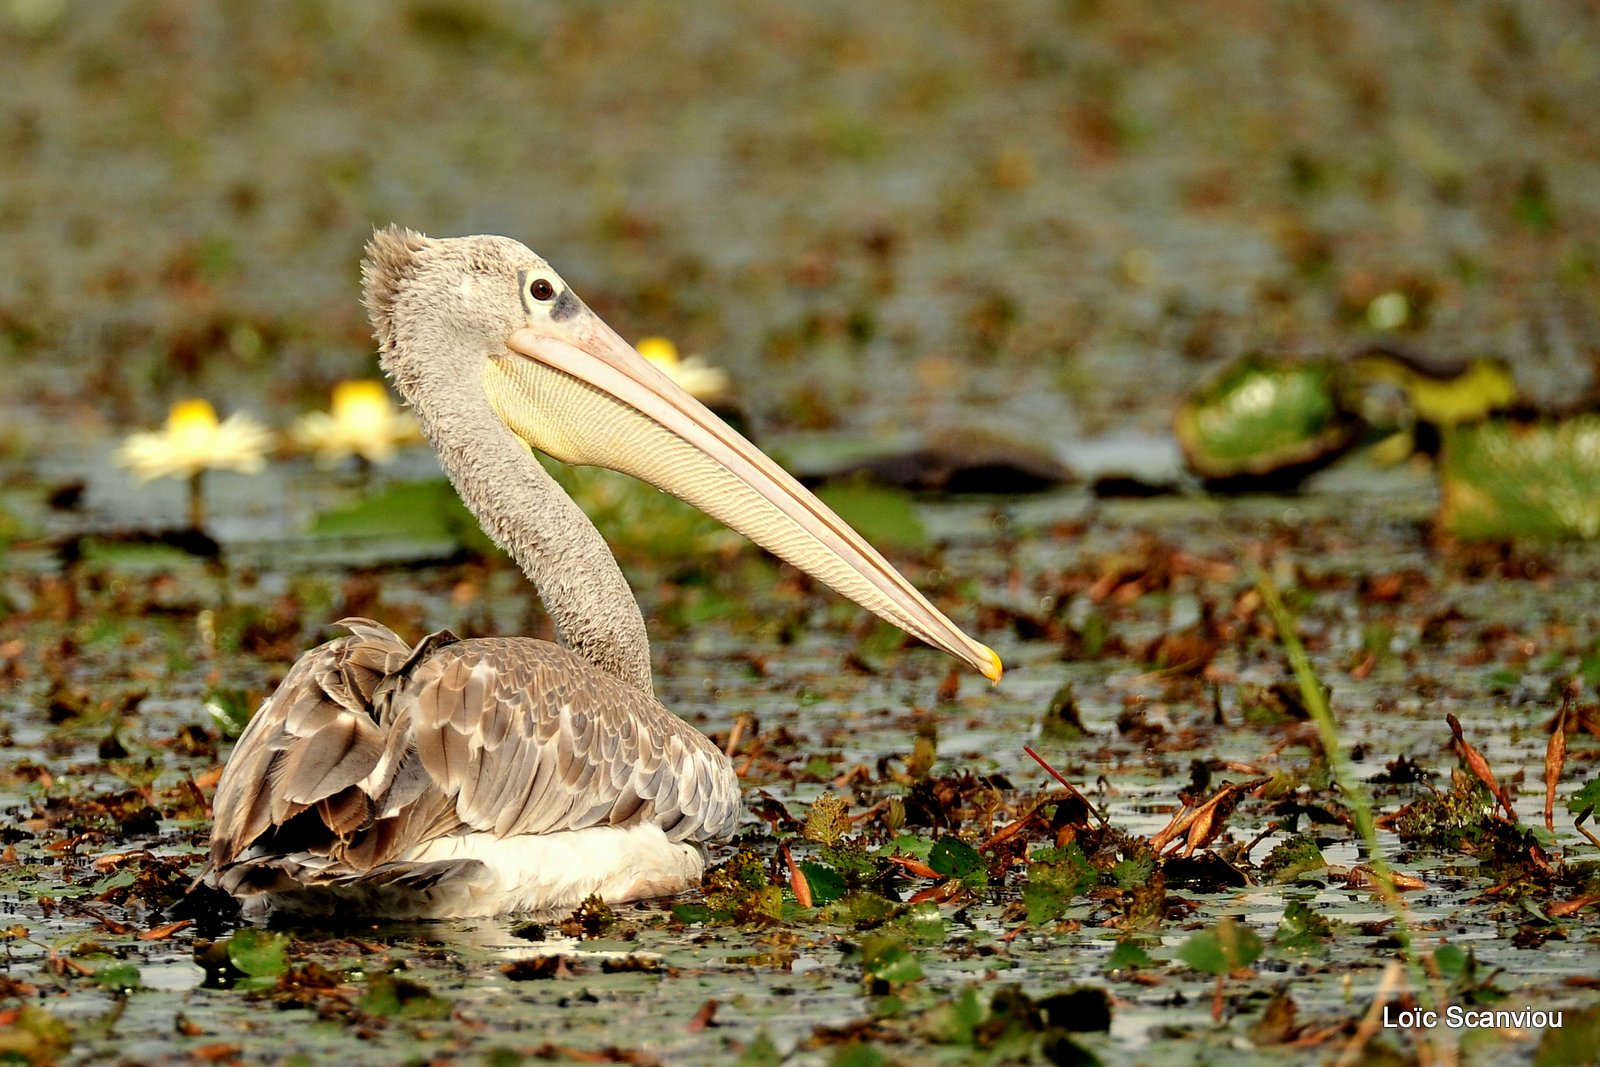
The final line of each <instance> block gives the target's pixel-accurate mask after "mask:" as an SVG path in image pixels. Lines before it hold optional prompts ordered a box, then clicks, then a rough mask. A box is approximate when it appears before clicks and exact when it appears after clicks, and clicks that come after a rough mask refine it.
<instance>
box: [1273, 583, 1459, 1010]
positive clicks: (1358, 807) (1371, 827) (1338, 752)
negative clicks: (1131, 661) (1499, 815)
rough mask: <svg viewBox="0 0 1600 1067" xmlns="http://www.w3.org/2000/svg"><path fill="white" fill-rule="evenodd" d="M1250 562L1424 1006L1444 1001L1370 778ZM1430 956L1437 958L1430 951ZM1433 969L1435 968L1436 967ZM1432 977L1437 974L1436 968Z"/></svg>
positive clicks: (1277, 601) (1290, 626)
mask: <svg viewBox="0 0 1600 1067" xmlns="http://www.w3.org/2000/svg"><path fill="white" fill-rule="evenodd" d="M1245 567H1246V569H1247V570H1248V571H1249V573H1250V576H1251V578H1252V580H1253V581H1254V582H1255V584H1256V590H1257V591H1258V592H1259V593H1260V594H1261V599H1262V602H1263V603H1265V604H1266V606H1267V611H1268V612H1269V613H1270V614H1271V615H1272V624H1273V626H1275V627H1276V628H1277V630H1278V640H1279V641H1280V642H1281V643H1282V645H1283V651H1284V654H1285V655H1286V656H1287V657H1288V659H1289V666H1290V667H1292V668H1293V669H1294V676H1295V681H1296V682H1298V683H1299V686H1300V697H1301V699H1302V700H1303V701H1304V702H1305V706H1306V711H1307V712H1309V713H1310V715H1311V721H1312V722H1313V723H1314V724H1315V725H1316V728H1317V737H1318V740H1320V741H1321V743H1322V753H1323V757H1324V758H1325V759H1326V760H1327V761H1328V772H1329V773H1330V774H1331V775H1332V776H1333V780H1334V782H1335V784H1337V785H1338V787H1339V791H1340V792H1341V793H1343V794H1344V799H1345V803H1346V804H1347V805H1349V807H1350V812H1351V814H1352V815H1353V816H1354V817H1355V823H1356V833H1357V834H1358V835H1359V836H1360V838H1361V841H1362V844H1364V845H1365V846H1366V851H1367V865H1368V867H1369V868H1370V869H1371V871H1372V877H1373V880H1374V881H1375V882H1376V883H1377V889H1378V896H1379V897H1381V898H1382V899H1383V902H1384V903H1385V904H1386V905H1388V907H1389V910H1390V911H1391V912H1393V913H1394V917H1395V926H1396V929H1395V939H1396V940H1398V941H1399V942H1400V947H1401V950H1402V952H1403V953H1404V955H1405V960H1406V964H1407V966H1408V967H1409V968H1410V969H1411V970H1412V971H1413V974H1412V980H1413V985H1414V986H1415V987H1416V989H1417V991H1418V995H1419V997H1421V998H1423V1006H1424V1007H1433V1006H1434V1005H1433V1004H1430V1003H1429V1002H1428V1000H1429V997H1428V994H1429V993H1430V992H1432V993H1433V998H1434V999H1436V1001H1437V1003H1439V1004H1442V1003H1443V1001H1444V999H1445V994H1444V990H1443V989H1442V988H1433V989H1431V990H1430V984H1429V982H1428V981H1427V980H1426V979H1427V977H1428V975H1421V974H1417V973H1416V968H1417V966H1418V965H1419V963H1421V962H1422V961H1421V960H1420V959H1419V957H1418V955H1417V952H1416V948H1415V944H1414V936H1413V931H1412V929H1411V920H1410V916H1409V914H1408V913H1407V911H1406V903H1405V900H1404V899H1402V898H1401V896H1400V891H1399V890H1398V889H1396V888H1395V884H1394V869H1393V868H1392V867H1390V866H1389V860H1388V858H1387V857H1386V856H1385V855H1384V853H1383V846H1382V845H1381V844H1380V843H1379V841H1378V826H1377V821H1376V820H1375V819H1374V817H1373V814H1372V796H1371V794H1370V793H1368V792H1367V788H1366V784H1365V783H1363V782H1362V781H1361V780H1360V779H1358V778H1357V777H1356V774H1355V771H1354V769H1353V768H1352V767H1351V765H1350V758H1349V756H1348V755H1347V754H1346V752H1345V748H1344V744H1343V742H1342V741H1341V740H1340V738H1339V724H1338V723H1336V722H1335V721H1334V718H1333V711H1332V709H1331V708H1329V707H1328V697H1327V694H1326V693H1324V692H1323V690H1322V685H1321V683H1320V682H1318V681H1317V676H1316V672H1315V671H1314V670H1313V669H1312V667H1311V659H1310V657H1308V656H1307V655H1306V649H1305V646H1304V645H1302V644H1301V643H1300V638H1299V635H1297V634H1296V633H1295V632H1294V620H1293V619H1292V618H1290V617H1289V610H1288V608H1286V607H1284V605H1283V600H1282V598H1280V597H1279V596H1278V587H1277V586H1276V585H1274V584H1273V582H1272V579H1271V578H1270V577H1269V576H1268V575H1267V572H1266V571H1265V570H1263V569H1262V568H1261V567H1260V566H1259V565H1258V564H1257V563H1256V562H1255V561H1254V560H1252V559H1249V558H1246V559H1245ZM1427 962H1428V963H1429V964H1431V963H1432V954H1431V953H1429V958H1428V961H1427ZM1429 969H1430V970H1432V968H1431V967H1430V968H1429ZM1433 977H1434V978H1435V979H1437V974H1434V975H1433Z"/></svg>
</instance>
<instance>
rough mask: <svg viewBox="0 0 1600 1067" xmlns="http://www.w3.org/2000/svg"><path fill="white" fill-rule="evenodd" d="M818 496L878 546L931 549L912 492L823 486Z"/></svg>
mask: <svg viewBox="0 0 1600 1067" xmlns="http://www.w3.org/2000/svg"><path fill="white" fill-rule="evenodd" d="M817 496H818V498H820V499H821V500H822V502H823V503H824V504H826V505H828V506H829V507H830V508H832V509H833V510H834V511H835V512H836V513H837V514H838V516H839V517H840V518H841V519H843V520H844V521H845V522H846V523H848V524H850V525H851V526H854V527H855V528H856V531H857V532H858V533H860V534H861V536H862V537H865V538H866V539H867V540H868V541H870V542H871V543H873V544H875V545H887V546H888V547H890V548H903V549H917V548H926V547H928V543H929V539H928V529H927V527H925V526H924V525H923V524H922V517H921V516H920V515H918V514H917V507H916V504H914V503H913V502H912V499H911V495H910V494H909V493H905V492H902V491H900V490H898V489H884V488H881V487H879V486H873V485H862V484H855V483H850V484H840V485H824V486H821V487H819V488H818V489H817Z"/></svg>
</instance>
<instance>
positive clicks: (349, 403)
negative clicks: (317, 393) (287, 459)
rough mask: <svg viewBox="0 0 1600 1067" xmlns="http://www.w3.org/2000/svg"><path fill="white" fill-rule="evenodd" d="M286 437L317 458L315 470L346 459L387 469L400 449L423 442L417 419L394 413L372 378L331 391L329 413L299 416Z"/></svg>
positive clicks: (406, 413)
mask: <svg viewBox="0 0 1600 1067" xmlns="http://www.w3.org/2000/svg"><path fill="white" fill-rule="evenodd" d="M289 434H290V436H291V437H292V438H293V439H294V442H295V444H297V445H299V446H300V447H301V448H303V449H305V450H306V451H308V452H315V453H316V456H317V465H318V466H319V467H331V466H333V465H334V464H336V463H338V462H339V461H341V460H343V459H346V458H348V457H350V456H360V457H361V458H362V459H364V460H366V461H367V462H369V463H388V462H389V461H390V460H392V459H394V456H395V452H396V450H398V449H399V447H400V446H401V445H408V444H413V443H415V442H418V441H421V440H422V432H421V431H420V430H419V429H418V428H417V420H416V417H415V416H413V415H412V414H411V413H410V412H409V411H401V410H399V409H398V408H396V407H395V404H394V400H393V399H392V398H391V397H390V395H389V390H388V388H387V387H386V386H385V385H384V384H383V383H382V382H381V381H378V380H377V379H375V378H365V379H362V380H360V381H348V382H340V383H339V384H338V385H335V386H334V387H333V404H332V406H331V407H330V409H329V410H328V411H313V412H310V413H309V414H306V415H302V416H301V417H300V418H299V419H298V420H297V421H296V422H295V424H294V427H293V429H291V430H290V431H289Z"/></svg>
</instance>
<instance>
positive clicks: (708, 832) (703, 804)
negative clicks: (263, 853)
mask: <svg viewBox="0 0 1600 1067" xmlns="http://www.w3.org/2000/svg"><path fill="white" fill-rule="evenodd" d="M390 714H392V715H393V726H392V728H391V736H392V737H395V738H399V737H402V736H403V737H408V738H409V739H410V753H412V754H414V755H412V756H411V757H410V758H412V759H414V760H415V763H417V764H420V766H421V768H422V770H423V771H425V772H426V775H427V778H428V781H429V782H430V783H431V787H432V788H434V789H437V790H439V791H441V792H442V793H444V794H446V795H449V796H452V797H454V798H455V813H456V815H457V817H458V818H459V819H460V820H461V822H462V824H463V825H464V826H469V827H471V828H472V829H474V830H478V831H482V832H485V833H492V834H494V835H495V836H496V837H510V836H513V835H517V834H545V833H554V832H557V831H560V830H573V829H577V828H579V827H584V826H598V825H612V826H628V825H632V824H634V823H642V822H651V823H655V824H656V825H657V826H659V827H661V829H662V830H663V831H664V832H665V833H666V835H667V838H668V839H669V840H672V841H683V840H696V841H699V840H714V839H718V838H722V837H726V836H728V835H729V834H731V833H732V832H733V827H734V824H735V823H736V822H737V820H738V816H739V797H738V791H737V788H736V787H735V786H734V785H733V780H732V778H731V775H729V773H728V769H727V763H728V761H727V757H725V756H724V755H723V754H722V753H721V752H719V751H717V749H716V747H715V746H714V745H712V744H711V743H710V742H709V741H708V740H706V738H705V736H704V735H703V734H701V733H700V732H699V731H697V730H695V729H694V728H692V727H690V726H689V725H687V724H686V723H684V722H683V721H682V720H681V719H679V718H677V717H676V716H674V715H672V714H671V713H669V712H668V711H667V710H666V709H665V708H663V707H662V706H661V704H660V702H658V701H657V700H655V699H654V698H653V697H650V696H647V695H646V694H644V693H641V692H639V691H638V690H636V689H634V688H632V687H631V686H628V685H624V684H623V683H621V682H620V681H618V680H617V679H615V678H612V677H611V676H610V675H608V674H605V673H604V672H602V671H599V670H596V669H595V668H594V667H593V666H591V665H590V664H589V663H587V662H586V661H584V660H582V659H580V658H579V657H577V656H576V655H574V654H573V653H571V652H569V651H567V650H566V649H564V648H561V647H559V646H557V645H552V644H550V643H549V642H546V641H534V640H530V639H528V638H519V637H512V638H495V639H488V640H482V641H464V642H461V643H460V644H456V645H452V646H450V647H448V648H443V649H440V650H439V651H438V652H436V653H435V654H434V655H432V656H430V657H429V658H428V660H427V661H426V662H424V663H422V664H420V665H419V666H418V667H417V669H416V670H415V671H414V672H412V674H411V676H410V677H409V678H408V679H407V680H406V682H405V684H404V686H403V687H401V688H400V689H399V691H398V692H397V693H396V694H395V696H394V699H393V701H392V702H391V703H390V705H389V709H388V710H387V711H386V713H385V715H386V718H387V717H388V715H390ZM382 814H383V813H380V816H381V815H382Z"/></svg>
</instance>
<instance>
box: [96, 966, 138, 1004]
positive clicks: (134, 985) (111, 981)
mask: <svg viewBox="0 0 1600 1067" xmlns="http://www.w3.org/2000/svg"><path fill="white" fill-rule="evenodd" d="M94 983H95V985H97V986H99V987H100V988H101V989H104V990H107V991H109V992H112V993H115V994H117V995H118V996H127V995H128V994H129V993H132V992H134V991H135V990H137V989H140V988H142V986H140V984H139V968H138V967H137V966H136V965H134V964H132V963H126V962H123V963H108V964H106V965H105V966H104V967H101V968H100V969H99V970H97V971H95V972H94Z"/></svg>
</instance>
